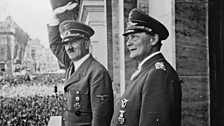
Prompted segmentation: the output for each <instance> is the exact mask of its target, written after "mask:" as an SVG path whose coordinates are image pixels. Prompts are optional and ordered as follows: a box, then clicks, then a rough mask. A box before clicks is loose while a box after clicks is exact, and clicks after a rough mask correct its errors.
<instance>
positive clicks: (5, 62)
mask: <svg viewBox="0 0 224 126" xmlns="http://www.w3.org/2000/svg"><path fill="white" fill-rule="evenodd" d="M28 39H29V35H28V34H27V33H26V32H24V31H23V29H22V28H20V27H19V26H18V25H17V24H16V23H15V22H14V21H13V20H12V19H11V17H7V18H6V20H5V21H4V22H0V50H1V51H0V55H1V56H0V57H1V58H0V67H1V69H0V73H1V74H2V75H3V73H4V74H5V75H9V76H12V75H13V73H14V72H17V71H18V70H20V68H21V62H22V59H23V55H24V52H25V46H26V44H27V41H28Z"/></svg>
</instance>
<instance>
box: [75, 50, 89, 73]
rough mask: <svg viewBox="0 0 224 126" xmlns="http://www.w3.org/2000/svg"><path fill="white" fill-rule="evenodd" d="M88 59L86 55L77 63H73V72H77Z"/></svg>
mask: <svg viewBox="0 0 224 126" xmlns="http://www.w3.org/2000/svg"><path fill="white" fill-rule="evenodd" d="M89 57H90V54H89V53H88V54H86V55H85V56H84V57H82V58H81V59H80V60H78V61H73V65H75V70H77V69H78V68H79V67H80V66H81V65H82V63H83V62H84V61H86V60H87V59H88V58H89Z"/></svg>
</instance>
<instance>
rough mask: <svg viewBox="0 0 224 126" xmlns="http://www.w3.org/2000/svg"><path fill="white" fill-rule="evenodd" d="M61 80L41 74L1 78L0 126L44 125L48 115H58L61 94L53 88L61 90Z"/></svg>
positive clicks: (54, 76)
mask: <svg viewBox="0 0 224 126" xmlns="http://www.w3.org/2000/svg"><path fill="white" fill-rule="evenodd" d="M33 76H34V75H33ZM63 78H64V76H63V74H41V75H35V76H34V77H33V78H32V79H31V78H30V79H27V78H26V77H14V78H13V77H11V78H4V79H2V80H1V82H0V86H1V87H0V102H1V104H0V126H47V124H48V121H49V119H50V117H51V116H59V115H61V111H62V96H63V95H62V92H60V90H58V89H57V90H55V87H57V88H60V87H63ZM61 89H63V88H61Z"/></svg>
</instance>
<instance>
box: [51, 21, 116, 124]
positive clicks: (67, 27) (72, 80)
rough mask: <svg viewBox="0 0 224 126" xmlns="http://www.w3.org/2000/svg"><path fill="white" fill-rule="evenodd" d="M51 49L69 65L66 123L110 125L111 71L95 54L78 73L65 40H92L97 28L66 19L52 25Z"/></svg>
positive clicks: (111, 105)
mask: <svg viewBox="0 0 224 126" xmlns="http://www.w3.org/2000/svg"><path fill="white" fill-rule="evenodd" d="M48 31H49V41H50V48H51V50H52V52H53V53H54V54H55V55H56V57H57V58H58V59H59V60H60V61H61V62H62V63H63V64H64V65H65V66H66V68H67V72H66V77H67V80H66V81H65V86H64V91H65V93H64V99H63V106H64V108H63V114H62V125H63V126H109V125H110V121H111V118H112V115H113V90H112V82H111V78H110V76H109V74H108V72H107V70H106V69H105V68H104V67H103V66H102V65H101V64H100V63H99V62H98V61H96V60H95V59H94V58H93V57H92V55H90V57H88V58H87V60H85V61H84V62H83V63H82V64H81V66H80V67H79V68H78V69H77V70H76V71H75V72H74V65H73V63H72V62H71V60H70V59H69V57H68V55H67V54H66V52H65V48H64V45H63V42H66V41H72V39H76V38H77V37H81V38H85V39H89V37H91V36H92V35H93V34H94V31H93V29H92V28H90V27H89V26H87V25H85V24H83V23H80V22H76V21H65V22H63V23H61V24H60V33H61V36H62V38H63V39H61V37H60V33H59V27H58V26H48Z"/></svg>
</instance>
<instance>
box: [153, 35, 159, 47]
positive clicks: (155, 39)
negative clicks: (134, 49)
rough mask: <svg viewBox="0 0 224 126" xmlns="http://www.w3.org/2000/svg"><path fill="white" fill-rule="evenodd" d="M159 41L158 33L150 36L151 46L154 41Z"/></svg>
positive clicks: (154, 43)
mask: <svg viewBox="0 0 224 126" xmlns="http://www.w3.org/2000/svg"><path fill="white" fill-rule="evenodd" d="M158 41H159V35H158V34H154V35H153V36H152V38H151V46H154V45H156V43H157V42H158Z"/></svg>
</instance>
